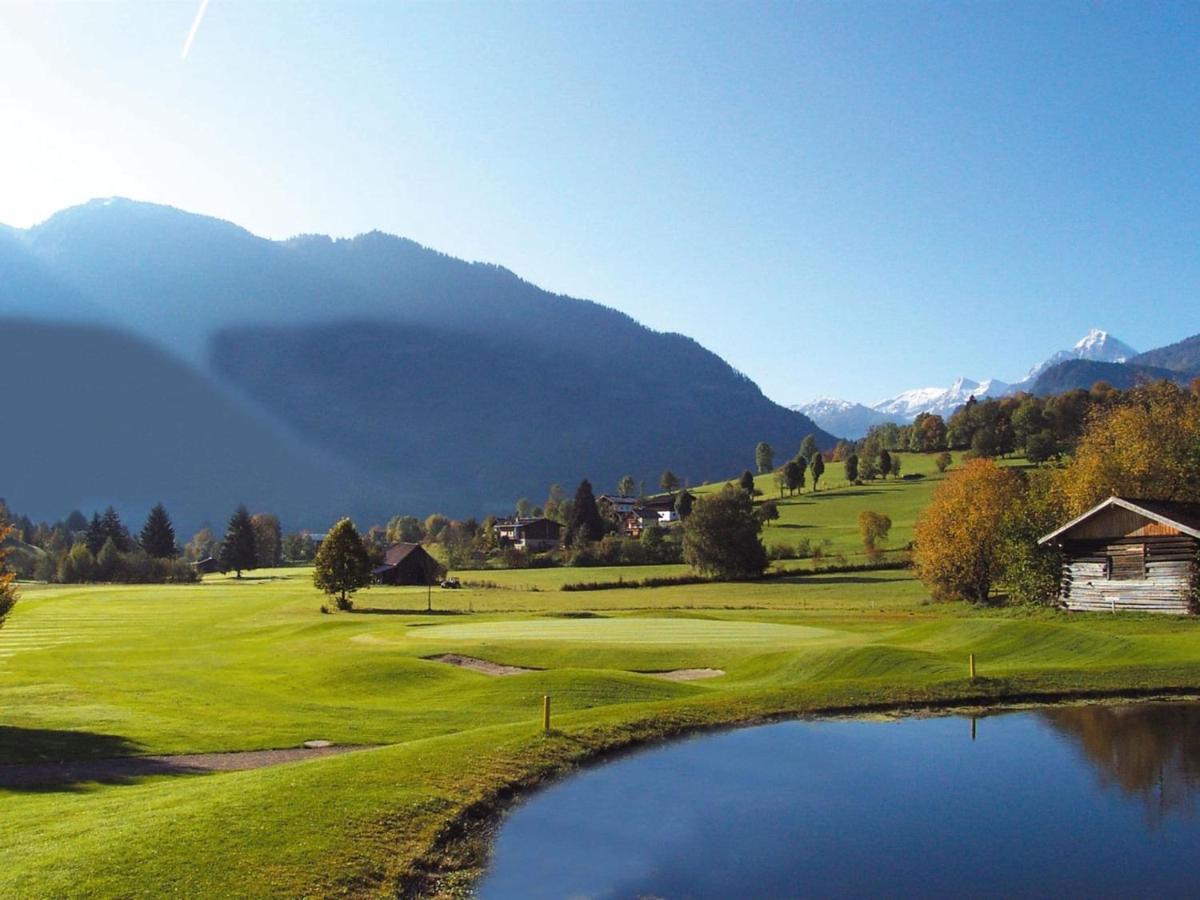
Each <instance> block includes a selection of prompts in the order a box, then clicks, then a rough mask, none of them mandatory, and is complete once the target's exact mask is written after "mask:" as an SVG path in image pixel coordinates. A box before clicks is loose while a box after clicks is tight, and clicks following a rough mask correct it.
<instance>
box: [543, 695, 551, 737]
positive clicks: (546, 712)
mask: <svg viewBox="0 0 1200 900" xmlns="http://www.w3.org/2000/svg"><path fill="white" fill-rule="evenodd" d="M549 730H550V695H549V694H543V695H542V731H549Z"/></svg>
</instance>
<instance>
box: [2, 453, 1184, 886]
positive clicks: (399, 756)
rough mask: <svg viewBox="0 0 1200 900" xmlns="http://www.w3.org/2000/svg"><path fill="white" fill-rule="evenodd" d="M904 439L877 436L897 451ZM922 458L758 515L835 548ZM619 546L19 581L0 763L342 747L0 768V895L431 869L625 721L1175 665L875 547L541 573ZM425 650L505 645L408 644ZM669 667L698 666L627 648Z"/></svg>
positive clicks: (1122, 623)
mask: <svg viewBox="0 0 1200 900" xmlns="http://www.w3.org/2000/svg"><path fill="white" fill-rule="evenodd" d="M918 465H919V461H918V460H917V459H916V458H914V457H910V456H908V455H906V457H905V467H906V468H905V471H906V472H913V471H920V469H919V468H918ZM830 468H831V469H833V468H834V467H833V466H831V467H830ZM930 468H932V466H931V464H930ZM935 483H936V473H935V472H931V473H929V474H928V475H927V477H926V478H925V479H919V480H915V481H895V482H888V483H887V484H883V485H873V486H870V487H865V488H859V487H854V486H846V485H842V486H839V485H838V484H837V483H836V480H835V479H829V484H828V487H829V490H828V491H826V490H822V491H821V492H820V493H819V494H818V495H817V496H816V497H812V496H810V495H809V493H808V492H806V493H805V494H804V495H803V496H802V497H800V498H795V499H791V500H787V501H785V502H784V503H783V504H782V505H781V513H782V514H783V515H782V517H781V519H780V520H779V522H778V523H776V524H774V525H773V526H772V528H771V529H770V531H771V533H772V534H774V533H776V532H779V533H783V532H790V531H796V532H806V533H809V532H811V535H812V537H813V538H814V539H818V540H824V539H826V538H828V539H829V541H830V542H831V544H832V546H833V548H834V550H833V552H835V553H838V552H842V553H846V554H850V553H852V552H854V551H855V547H856V545H857V532H856V526H855V524H854V519H855V517H856V516H857V513H858V511H859V510H861V509H877V510H879V511H881V512H886V513H888V514H889V515H891V516H892V518H893V522H894V529H893V543H903V542H906V541H907V540H909V539H910V537H911V528H912V521H913V520H914V519H915V516H916V513H917V511H918V510H919V509H920V507H921V505H922V504H923V503H924V502H926V501H927V499H928V495H929V492H930V491H931V490H932V486H933V484H935ZM823 486H824V483H823ZM770 487H771V486H770V485H767V484H765V483H764V485H763V489H764V490H768V488H770ZM789 526H794V527H791V528H789ZM767 540H768V542H770V541H771V535H768V537H767ZM649 568H650V569H651V570H652V574H658V573H660V572H662V571H663V570H670V569H672V568H673V567H649ZM622 572H623V573H624V576H625V577H626V578H629V577H645V573H642V574H636V575H635V574H633V573H632V572H630V571H629V570H616V569H583V570H580V569H569V570H523V571H520V572H495V571H489V572H486V573H460V574H461V575H462V577H463V578H464V580H467V581H470V580H473V579H475V578H476V576H478V580H484V579H487V580H490V581H492V582H493V583H495V584H497V585H499V586H496V587H479V588H464V589H463V590H459V591H447V590H435V591H434V592H433V594H432V601H433V607H434V612H433V614H426V613H425V612H423V610H424V608H425V605H426V599H427V595H426V591H425V590H424V589H414V588H372V589H370V590H367V591H363V592H361V593H360V594H358V595H357V596H356V598H355V599H356V606H357V607H358V609H359V611H358V612H354V613H339V614H335V615H322V614H321V613H320V612H319V610H318V608H319V606H320V604H321V603H322V597H321V595H320V594H319V593H318V592H316V591H315V590H314V589H313V588H312V586H311V582H310V573H309V571H308V570H302V569H301V570H297V569H280V570H271V571H266V572H255V573H252V577H247V578H243V579H241V580H240V581H239V580H237V579H234V578H232V577H212V576H210V577H206V578H205V580H204V582H203V583H202V584H199V585H180V586H165V587H164V586H135V587H125V586H87V587H67V586H44V585H23V586H22V591H23V594H22V599H21V602H20V603H19V604H18V606H17V609H16V611H15V613H14V614H13V616H12V618H11V620H10V621H9V623H8V624H7V625H6V626H5V627H4V628H3V629H0V764H2V763H18V762H20V763H27V762H37V761H46V760H64V759H65V760H77V759H88V758H106V757H111V756H119V755H129V754H176V753H201V752H214V751H230V750H253V749H268V748H286V747H295V746H297V745H299V744H300V743H301V742H303V741H306V740H310V739H325V740H331V741H334V742H336V743H338V744H351V745H361V746H363V747H364V749H362V750H358V751H354V752H349V753H345V754H342V755H339V756H331V757H326V758H321V759H311V760H304V761H300V762H292V763H287V764H283V765H278V766H272V767H267V768H261V769H255V770H251V771H242V772H227V773H218V774H205V775H195V774H158V775H154V776H152V777H145V778H125V779H119V780H118V779H110V780H108V781H102V782H69V781H68V782H66V783H63V784H60V785H57V786H54V787H41V788H36V789H32V788H24V789H4V788H0V808H2V809H3V815H2V816H0V896H4V897H10V896H11V897H33V896H85V895H86V896H160V895H164V894H169V893H177V894H186V895H189V896H214V897H215V896H231V895H238V896H247V895H250V896H254V895H262V896H325V895H330V894H375V893H379V894H393V895H394V894H396V893H400V894H414V893H443V894H454V893H457V892H461V891H465V890H468V889H469V885H470V883H471V880H472V878H473V877H474V876H476V875H477V874H478V872H479V870H480V867H481V866H482V865H484V863H485V861H486V855H485V851H486V840H485V837H486V830H480V828H479V822H480V821H481V820H486V818H487V816H488V814H489V813H491V812H492V811H494V810H495V809H496V807H497V804H499V803H501V802H502V801H503V799H504V798H505V797H506V796H507V795H508V793H509V792H510V791H511V790H514V789H517V790H519V789H523V788H528V787H531V786H533V785H536V784H538V783H539V782H541V781H543V780H545V779H546V778H548V777H552V776H554V775H557V774H560V773H562V772H564V771H567V770H569V769H570V767H572V766H574V765H578V764H579V763H581V762H583V761H585V760H587V759H588V758H591V757H595V756H596V755H598V754H602V753H604V752H605V751H608V750H613V749H616V748H619V747H622V746H625V745H628V744H630V743H634V742H639V741H645V740H653V739H656V738H661V737H667V736H671V735H674V734H679V733H682V732H684V731H687V730H690V729H695V728H702V727H711V726H717V725H725V724H734V723H739V722H749V721H755V720H759V719H761V718H763V717H771V716H779V715H795V714H811V713H820V712H830V711H848V710H854V709H862V710H867V709H870V710H877V709H883V708H900V709H904V708H913V707H921V706H930V705H946V704H967V703H990V702H998V701H1003V700H1005V699H1009V700H1012V699H1014V698H1018V699H1025V700H1028V699H1037V698H1045V699H1052V698H1056V697H1060V696H1064V695H1070V694H1080V693H1084V694H1086V693H1120V692H1136V691H1159V690H1161V691H1169V690H1187V689H1191V688H1193V687H1195V686H1196V685H1197V684H1200V628H1198V626H1197V624H1196V623H1195V622H1194V621H1192V620H1179V619H1166V618H1153V617H1146V616H1124V615H1120V616H1106V615H1098V616H1092V617H1088V616H1068V615H1066V614H1063V613H1058V612H1054V611H1050V610H1040V609H1039V610H1025V609H1010V610H978V609H972V608H970V607H967V606H965V605H962V604H931V603H930V602H929V601H928V599H927V595H926V592H925V590H924V588H923V587H922V586H921V585H920V584H919V583H918V582H916V581H914V580H913V579H912V577H911V576H910V574H909V573H908V572H907V571H903V570H883V571H870V572H856V573H843V574H797V575H795V576H794V577H786V578H779V579H771V580H765V581H759V582H751V583H741V584H699V585H679V586H670V587H663V588H654V589H636V590H635V589H615V590H604V591H588V592H563V591H560V590H558V587H559V585H561V584H562V583H563V581H564V580H571V581H581V580H596V581H608V580H615V579H616V577H617V576H618V575H619V574H621V573H622ZM566 576H570V577H569V578H568V577H566ZM584 576H586V577H584ZM502 582H503V583H502ZM501 583H502V584H501ZM446 653H455V654H461V655H464V656H470V657H476V658H480V659H485V660H489V661H492V662H496V663H503V664H507V665H512V666H521V667H526V668H528V669H530V670H531V671H528V672H524V673H522V674H518V675H509V676H504V677H495V676H492V675H487V674H482V673H480V672H476V671H472V670H469V669H464V668H459V667H456V666H453V665H449V664H447V663H444V662H440V661H436V660H434V659H432V658H431V657H434V656H437V655H440V654H446ZM972 653H973V654H975V655H976V658H977V660H978V678H976V679H975V680H974V681H972V680H970V679H969V678H968V677H967V657H968V654H972ZM674 669H719V670H722V671H723V673H724V674H722V675H719V676H718V677H713V678H707V679H704V680H695V681H671V680H666V679H664V678H661V677H657V675H656V674H655V673H662V672H664V671H667V670H674ZM544 695H549V696H550V697H551V698H552V713H553V715H552V730H551V732H550V733H548V734H547V733H543V732H542V729H541V705H542V697H543V696H544ZM481 817H482V818H481Z"/></svg>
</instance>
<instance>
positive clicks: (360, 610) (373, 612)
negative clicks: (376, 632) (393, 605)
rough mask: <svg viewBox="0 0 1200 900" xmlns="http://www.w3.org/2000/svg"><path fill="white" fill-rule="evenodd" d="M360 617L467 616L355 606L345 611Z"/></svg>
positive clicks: (457, 611)
mask: <svg viewBox="0 0 1200 900" xmlns="http://www.w3.org/2000/svg"><path fill="white" fill-rule="evenodd" d="M346 612H348V613H353V614H355V615H362V616H469V615H470V613H469V612H468V611H467V610H465V609H384V608H382V607H377V606H361V607H360V606H356V607H354V609H348V610H346Z"/></svg>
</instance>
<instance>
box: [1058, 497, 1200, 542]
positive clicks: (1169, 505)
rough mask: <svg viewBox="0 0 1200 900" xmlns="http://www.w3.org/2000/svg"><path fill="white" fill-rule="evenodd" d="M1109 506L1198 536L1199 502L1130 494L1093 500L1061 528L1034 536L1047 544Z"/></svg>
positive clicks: (1195, 536) (1199, 535)
mask: <svg viewBox="0 0 1200 900" xmlns="http://www.w3.org/2000/svg"><path fill="white" fill-rule="evenodd" d="M1112 506H1116V507H1119V508H1121V509H1127V510H1129V511H1130V512H1134V513H1137V514H1138V515H1140V516H1145V517H1146V518H1147V519H1150V520H1151V521H1153V522H1158V523H1159V524H1161V525H1169V526H1171V527H1172V528H1178V529H1179V530H1180V531H1182V532H1183V533H1184V534H1188V535H1191V536H1192V537H1194V538H1197V539H1200V503H1184V502H1181V501H1178V500H1140V499H1135V498H1131V497H1109V498H1108V499H1107V500H1105V501H1104V502H1102V503H1097V504H1096V505H1095V506H1093V507H1092V508H1091V509H1089V510H1088V511H1087V512H1085V513H1084V514H1083V515H1081V516H1076V517H1075V518H1074V519H1072V520H1071V521H1070V522H1068V523H1067V524H1066V525H1063V526H1062V527H1061V528H1058V529H1056V530H1054V531H1052V532H1050V533H1049V534H1047V535H1045V536H1044V537H1041V538H1038V543H1039V544H1048V543H1050V542H1051V541H1053V540H1055V539H1056V538H1058V537H1060V536H1061V535H1063V534H1065V533H1066V532H1068V531H1070V530H1071V529H1072V528H1074V527H1075V526H1076V525H1078V524H1079V523H1080V522H1085V521H1087V520H1088V519H1090V518H1091V517H1092V516H1094V515H1096V513H1098V512H1101V511H1102V510H1105V509H1108V508H1109V507H1112Z"/></svg>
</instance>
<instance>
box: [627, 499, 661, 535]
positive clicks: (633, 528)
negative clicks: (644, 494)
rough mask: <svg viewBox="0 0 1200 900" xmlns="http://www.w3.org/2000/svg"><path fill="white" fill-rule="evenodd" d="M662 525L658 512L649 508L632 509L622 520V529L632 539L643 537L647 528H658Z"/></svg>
mask: <svg viewBox="0 0 1200 900" xmlns="http://www.w3.org/2000/svg"><path fill="white" fill-rule="evenodd" d="M660 524H661V523H660V520H659V516H658V510H655V509H651V508H650V507H648V506H639V507H637V508H636V509H632V510H630V511H629V512H627V513H625V515H624V517H623V518H622V519H621V528H622V529H623V530H624V532H625V534H626V535H627V536H629V537H631V538H638V537H641V536H642V532H643V531H645V530H646V529H647V528H657V527H658V526H659V525H660Z"/></svg>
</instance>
